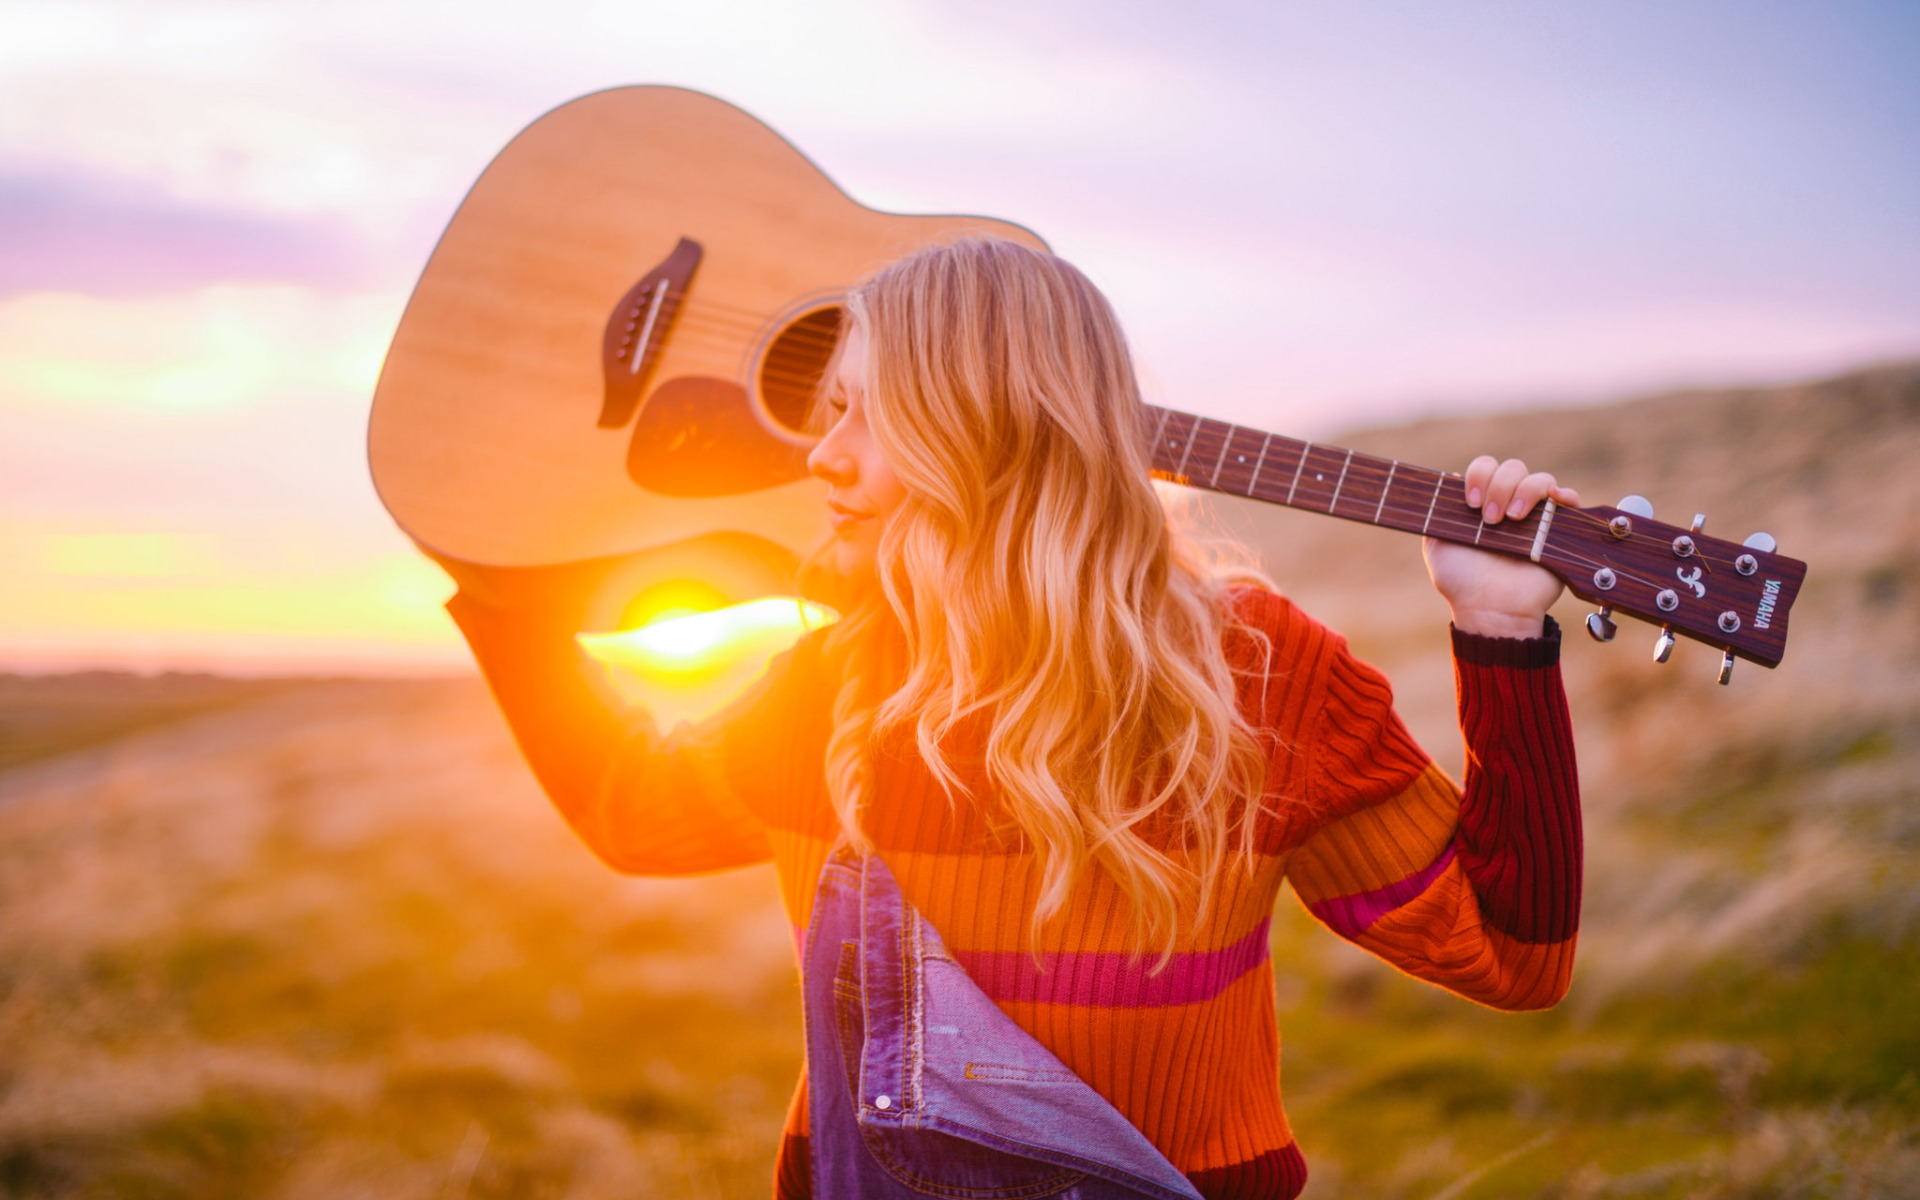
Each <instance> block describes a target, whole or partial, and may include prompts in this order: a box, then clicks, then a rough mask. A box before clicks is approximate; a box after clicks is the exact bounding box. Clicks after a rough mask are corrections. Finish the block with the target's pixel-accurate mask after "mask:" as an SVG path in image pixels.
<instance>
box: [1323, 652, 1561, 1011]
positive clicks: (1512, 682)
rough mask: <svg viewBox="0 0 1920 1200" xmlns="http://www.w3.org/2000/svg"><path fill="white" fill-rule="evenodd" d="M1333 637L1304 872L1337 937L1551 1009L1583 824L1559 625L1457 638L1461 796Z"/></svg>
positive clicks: (1422, 970)
mask: <svg viewBox="0 0 1920 1200" xmlns="http://www.w3.org/2000/svg"><path fill="white" fill-rule="evenodd" d="M1330 636H1332V637H1333V638H1334V644H1333V646H1332V648H1331V649H1332V653H1331V654H1330V656H1329V661H1328V664H1327V670H1326V674H1325V683H1324V688H1323V694H1322V703H1321V705H1320V711H1319V716H1318V721H1317V726H1318V727H1317V730H1316V731H1315V733H1314V734H1313V736H1312V737H1311V739H1310V741H1309V745H1310V746H1311V750H1310V753H1312V754H1313V755H1314V761H1313V764H1312V767H1311V769H1310V772H1309V801H1310V808H1311V809H1312V811H1314V812H1315V813H1316V814H1317V816H1318V820H1319V824H1318V827H1317V828H1316V829H1315V831H1314V832H1313V833H1312V835H1311V836H1309V837H1308V838H1307V839H1306V840H1305V841H1304V842H1303V843H1302V844H1301V845H1300V847H1299V849H1298V851H1297V852H1296V853H1295V855H1294V856H1293V858H1292V860H1291V862H1290V864H1289V875H1290V877H1291V879H1292V881H1293V885H1294V890H1295V891H1296V893H1297V894H1298V895H1299V897H1300V899H1301V900H1302V902H1303V903H1305V904H1306V906H1307V908H1308V909H1309V910H1310V911H1311V912H1312V913H1313V914H1314V916H1316V917H1317V918H1319V919H1320V920H1321V921H1322V922H1323V923H1325V924H1326V925H1327V926H1328V927H1329V928H1331V929H1333V930H1334V931H1335V932H1336V933H1339V934H1340V935H1341V936H1342V937H1345V938H1348V939H1349V940H1351V941H1353V942H1354V943H1356V944H1357V945H1359V946H1362V947H1364V948H1365V949H1367V950H1369V951H1371V952H1372V953H1374V954H1377V955H1379V956H1380V957H1381V958H1383V959H1385V960H1386V961H1387V962H1389V963H1392V964H1393V965H1394V966H1395V967H1398V968H1399V969H1400V970H1402V971H1405V972H1407V973H1408V974H1410V975H1414V976H1417V977H1419V978H1421V979H1425V980H1429V981H1431V982H1433V983H1437V984H1439V985H1441V986H1442V987H1445V988H1448V989H1450V990H1452V991H1454V992H1457V993H1459V994H1460V995H1463V996H1466V997H1468V998H1469V999H1472V1000H1477V1001H1479V1002H1481V1003H1483V1004H1489V1005H1493V1006H1495V1007H1498V1008H1507V1009H1530V1008H1544V1007H1548V1006H1550V1005H1552V1004H1554V1003H1556V1002H1557V1001H1558V1000H1559V999H1560V998H1561V996H1563V995H1564V994H1565V993H1566V989H1567V985H1568V982H1569V980H1570V978H1571V973H1572V968H1573V951H1574V943H1575V940H1576V931H1577V928H1578V924H1579V904H1580V881H1581V831H1580V809H1579V786H1578V782H1577V777H1576V773H1575V768H1574V757H1573V731H1572V725H1571V722H1570V720H1569V718H1568V715H1567V706H1566V697H1565V694H1564V692H1563V691H1562V689H1561V685H1560V674H1559V631H1558V629H1557V627H1555V626H1553V625H1552V623H1551V621H1549V624H1548V630H1547V636H1545V637H1543V638H1539V639H1533V640H1516V639H1502V638H1485V637H1477V636H1473V635H1468V634H1461V633H1459V632H1457V631H1456V633H1455V634H1454V665H1455V673H1456V683H1457V687H1458V694H1459V704H1460V722H1461V730H1462V733H1463V735H1464V736H1465V739H1466V746H1467V771H1466V779H1465V781H1464V784H1463V785H1462V786H1458V787H1456V786H1455V784H1454V783H1453V781H1452V780H1451V779H1449V778H1448V777H1447V776H1446V774H1445V773H1444V772H1442V771H1441V770H1440V769H1439V768H1438V767H1437V766H1435V765H1434V763H1433V762H1432V760H1431V759H1429V758H1428V757H1427V755H1426V754H1425V752H1424V751H1422V750H1421V749H1420V747H1419V746H1418V745H1417V744H1415V742H1414V740H1413V738H1412V735H1411V734H1409V733H1408V731H1407V729H1406V726H1405V725H1404V724H1402V723H1401V721H1400V718H1399V717H1398V715H1397V714H1395V712H1394V711H1393V694H1392V691H1391V689H1390V688H1389V686H1388V684H1387V681H1386V679H1385V678H1384V677H1383V676H1382V675H1381V674H1380V673H1379V672H1378V671H1376V670H1375V669H1373V668H1372V667H1370V666H1368V665H1366V664H1365V663H1362V662H1361V661H1360V660H1359V659H1357V658H1355V657H1353V655H1352V654H1351V653H1350V652H1349V651H1348V650H1347V648H1346V644H1345V641H1344V639H1340V638H1338V635H1330Z"/></svg>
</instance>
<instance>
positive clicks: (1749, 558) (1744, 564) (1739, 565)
mask: <svg viewBox="0 0 1920 1200" xmlns="http://www.w3.org/2000/svg"><path fill="white" fill-rule="evenodd" d="M1733 569H1734V570H1736V571H1738V572H1740V573H1741V574H1742V575H1751V574H1753V573H1754V572H1755V571H1758V570H1759V569H1760V560H1759V559H1757V558H1755V557H1754V556H1753V555H1751V554H1742V555H1741V556H1740V557H1739V558H1736V559H1734V560H1733Z"/></svg>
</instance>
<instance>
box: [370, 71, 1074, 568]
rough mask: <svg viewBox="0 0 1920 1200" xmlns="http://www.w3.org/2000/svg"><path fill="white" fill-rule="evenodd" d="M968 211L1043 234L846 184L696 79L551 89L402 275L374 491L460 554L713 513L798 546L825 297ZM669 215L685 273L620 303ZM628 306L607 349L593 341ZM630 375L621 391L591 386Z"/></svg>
mask: <svg viewBox="0 0 1920 1200" xmlns="http://www.w3.org/2000/svg"><path fill="white" fill-rule="evenodd" d="M968 234H990V235H994V236H998V237H1004V238H1012V239H1015V240H1018V241H1021V242H1025V243H1026V244H1028V245H1031V246H1035V247H1037V248H1044V243H1043V242H1042V241H1041V240H1040V239H1039V238H1038V237H1036V236H1035V235H1034V234H1033V233H1031V232H1030V231H1028V230H1026V229H1023V228H1021V227H1020V226H1017V225H1012V224H1009V223H1006V222H1002V221H994V220H989V219H985V218H980V217H968V216H900V215H895V214H891V213H883V212H877V211H874V210H873V209H869V208H866V207H864V206H862V205H860V204H858V203H856V202H854V201H853V200H852V199H850V198H849V197H848V196H847V195H846V193H844V192H842V191H841V190H840V189H839V188H838V187H837V186H836V185H835V184H834V183H833V181H832V180H830V179H828V178H827V176H826V175H825V174H823V173H822V172H821V171H820V170H819V168H817V167H816V166H814V164H813V163H812V162H810V161H809V160H808V159H807V158H806V157H805V156H804V155H802V154H801V153H800V152H799V151H798V150H796V149H795V148H794V147H793V146H792V145H791V144H789V143H788V142H787V141H786V140H785V139H783V138H782V137H780V135H779V134H777V133H775V132H774V131H773V130H771V129H769V128H768V127H767V126H765V125H763V124H761V123H760V122H759V121H757V120H755V119H754V118H753V117H751V116H749V115H748V114H746V113H744V112H742V111H740V110H739V109H737V108H735V107H733V106H732V105H729V104H726V103H724V102H723V101H720V100H717V99H715V98H713V97H711V96H707V95H704V94H702V93H699V92H692V91H686V90H683V89H680V88H671V87H626V88H616V89H613V90H610V91H604V92H598V93H595V94H593V95H590V96H585V97H583V98H581V99H578V100H574V101H572V102H570V103H568V104H564V105H562V106H560V107H559V108H557V109H554V110H553V111H552V112H550V113H548V114H547V115H545V116H544V117H541V118H540V119H539V120H538V121H535V122H534V123H533V124H532V125H530V126H528V127H527V128H526V129H525V130H524V131H522V132H521V133H520V134H519V136H517V137H516V138H514V140H513V141H512V142H510V143H509V144H508V145H507V147H506V148H505V149H504V150H502V151H501V152H500V154H499V156H498V157H497V158H495V159H494V161H493V162H492V164H491V165H489V166H488V167H487V169H486V171H485V173H484V174H482V175H481V176H480V178H479V180H478V181H477V182H476V183H475V184H474V186H473V189H472V190H471V191H470V192H469V193H468V195H467V197H466V199H465V201H464V202H463V203H462V204H461V206H460V208H459V210H458V211H457V212H456V213H455V215H454V217H453V220H452V221H451V223H450V224H449V225H448V226H447V230H446V232H445V233H444V234H443V235H441V238H440V242H439V244H438V246H436V247H435V249H434V252H433V256H432V258H431V259H430V260H429V261H428V263H427V266H426V269H425V271H424V272H423V273H422V275H421V277H420V281H419V283H418V284H417V285H416V286H415V288H414V292H413V297H412V299H411V300H410V301H409V302H408V304H407V309H406V312H405V315H403V316H402V318H401V320H400V325H399V328H398V330H397V332H396V333H395V335H394V338H393V343H392V346H391V348H390V349H389V351H388V354H387V360H386V363H385V366H384V367H383V369H382V370H381V373H380V381H379V384H378V386H377V388H376V390H375V393H374V400H373V413H372V418H371V421H370V425H369V429H368V458H369V461H370V464H371V467H372V472H373V479H374V485H375V487H376V489H377V490H378V492H379V495H380V499H381V501H382V502H383V503H384V504H385V505H386V507H387V509H388V511H389V512H390V513H392V514H393V517H394V519H395V520H396V521H397V522H398V523H399V524H400V526H401V528H402V529H404V530H405V531H406V532H407V534H408V535H409V536H411V537H412V538H413V539H414V540H415V541H416V542H417V543H419V544H420V545H421V547H422V548H424V549H426V550H428V551H429V552H431V553H433V554H434V555H436V556H438V557H440V558H443V559H453V560H458V561H461V562H466V563H472V564H478V565H482V566H501V567H528V566H541V565H548V564H558V563H565V562H573V561H578V560H582V559H590V558H602V557H609V556H616V555H628V554H632V553H634V552H637V551H642V550H648V549H652V548H656V547H662V546H668V545H673V544H677V543H682V542H685V541H687V540H689V539H696V538H703V537H709V536H712V535H724V536H725V537H729V538H733V537H737V536H738V535H747V536H749V537H752V538H758V539H764V540H765V541H767V542H770V543H772V544H774V545H776V546H779V547H783V548H785V549H786V550H787V551H789V552H791V553H794V554H798V553H802V552H804V551H805V550H806V549H807V548H810V547H811V546H812V545H814V544H816V543H818V542H819V541H820V540H821V539H822V538H824V536H825V535H826V532H827V526H826V520H825V515H826V511H825V504H824V497H823V494H822V490H821V487H820V485H818V484H817V482H816V481H814V480H811V479H809V478H807V476H806V475H805V472H804V456H805V451H806V448H807V446H808V445H809V444H810V441H811V439H810V438H808V437H807V436H806V435H805V434H804V433H803V432H801V431H800V430H799V429H798V428H796V426H797V425H798V424H799V421H798V419H797V418H798V414H799V412H800V411H802V410H803V407H804V395H803V393H805V392H807V391H810V386H811V385H810V380H809V377H808V374H807V373H808V372H809V371H811V372H813V375H814V377H817V373H818V370H819V369H820V368H822V367H824V365H825V358H826V355H827V354H828V353H829V352H830V351H831V347H832V342H833V338H834V336H836V335H835V329H836V327H837V325H836V320H835V312H834V306H835V304H836V302H837V301H838V300H839V298H840V297H841V296H842V295H843V294H844V292H845V290H846V289H847V287H848V286H849V285H851V284H852V283H854V282H855V281H857V280H858V279H860V278H861V277H862V276H863V275H865V274H867V273H868V272H870V271H872V270H873V269H875V268H877V267H879V266H882V265H884V264H885V263H887V262H889V261H891V260H892V259H894V258H897V257H899V256H900V255H902V254H904V253H907V252H909V251H911V250H913V249H915V248H916V247H920V246H924V245H928V244H930V243H935V242H939V241H942V240H947V239H952V238H957V237H962V236H965V235H968ZM683 239H684V240H685V241H686V242H690V243H692V244H693V246H694V247H695V250H694V251H693V253H694V255H695V256H696V257H697V266H696V267H694V268H692V269H691V275H690V277H689V276H687V274H686V268H685V267H684V264H682V265H681V266H680V267H678V268H675V269H677V270H679V271H680V276H678V277H677V278H678V282H676V283H675V284H674V285H673V287H672V288H671V289H668V288H665V287H663V289H662V295H670V296H671V299H669V300H668V302H667V303H666V304H664V305H663V304H661V303H660V297H659V296H656V295H654V293H652V292H646V293H644V294H643V295H642V297H641V299H642V300H643V301H644V300H646V299H648V298H652V300H653V304H652V309H651V310H650V311H636V312H634V313H632V314H629V313H628V310H626V309H624V308H622V305H623V303H625V302H626V301H627V300H628V299H629V298H630V294H631V293H633V292H634V290H635V287H636V281H640V280H643V277H646V276H647V275H648V272H649V271H650V270H653V269H654V268H656V267H658V266H660V265H661V264H663V263H666V262H667V261H668V260H669V259H670V258H673V257H674V256H675V255H676V248H677V247H681V246H682V245H683ZM641 308H642V309H645V308H646V306H645V305H644V304H642V306H641ZM647 316H651V317H653V318H654V320H653V323H652V324H653V328H652V329H651V338H650V340H649V339H648V338H642V339H641V341H642V343H643V345H642V346H641V349H642V350H644V351H645V355H644V359H643V367H642V368H641V369H637V370H631V371H629V366H630V365H631V363H632V361H633V360H632V359H627V360H616V359H614V358H613V357H611V356H612V353H613V349H612V348H613V347H614V346H615V344H616V342H617V341H618V339H619V338H620V337H623V336H625V337H631V336H633V333H634V332H635V331H632V330H629V332H627V333H625V334H622V333H621V329H622V328H623V325H624V324H626V323H631V324H633V325H639V324H640V323H641V319H642V318H644V317H647ZM635 357H641V356H638V355H636V356H635ZM622 376H624V377H625V378H622ZM635 384H637V385H639V386H638V392H637V394H635V395H633V396H631V397H629V398H628V399H627V401H626V407H625V409H622V407H621V406H620V405H618V404H615V403H614V401H613V400H612V399H610V397H611V396H612V395H613V393H614V392H615V391H616V390H617V388H618V387H623V386H624V387H628V388H629V390H632V385H635ZM609 422H611V423H609Z"/></svg>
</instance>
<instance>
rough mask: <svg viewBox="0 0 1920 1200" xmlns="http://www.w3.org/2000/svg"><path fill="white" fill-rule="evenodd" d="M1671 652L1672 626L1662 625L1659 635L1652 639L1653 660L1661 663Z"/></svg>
mask: <svg viewBox="0 0 1920 1200" xmlns="http://www.w3.org/2000/svg"><path fill="white" fill-rule="evenodd" d="M1672 653H1673V626H1671V625H1662V626H1661V627H1660V636H1659V637H1657V638H1655V639H1654V641H1653V661H1655V662H1657V663H1663V662H1665V661H1667V658H1668V656H1669V655H1671V654H1672Z"/></svg>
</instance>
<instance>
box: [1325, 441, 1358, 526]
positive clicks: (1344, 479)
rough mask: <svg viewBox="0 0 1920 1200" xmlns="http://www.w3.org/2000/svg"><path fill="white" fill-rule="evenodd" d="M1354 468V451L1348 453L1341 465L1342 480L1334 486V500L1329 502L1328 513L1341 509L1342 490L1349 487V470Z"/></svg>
mask: <svg viewBox="0 0 1920 1200" xmlns="http://www.w3.org/2000/svg"><path fill="white" fill-rule="evenodd" d="M1351 466H1353V451H1351V450H1349V451H1347V457H1346V458H1345V459H1344V460H1342V461H1341V463H1340V478H1339V479H1337V480H1335V481H1334V484H1333V499H1331V500H1329V501H1327V511H1328V512H1330V513H1331V512H1332V511H1333V510H1335V509H1336V508H1339V507H1340V489H1341V488H1343V487H1346V486H1347V468H1349V467H1351Z"/></svg>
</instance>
